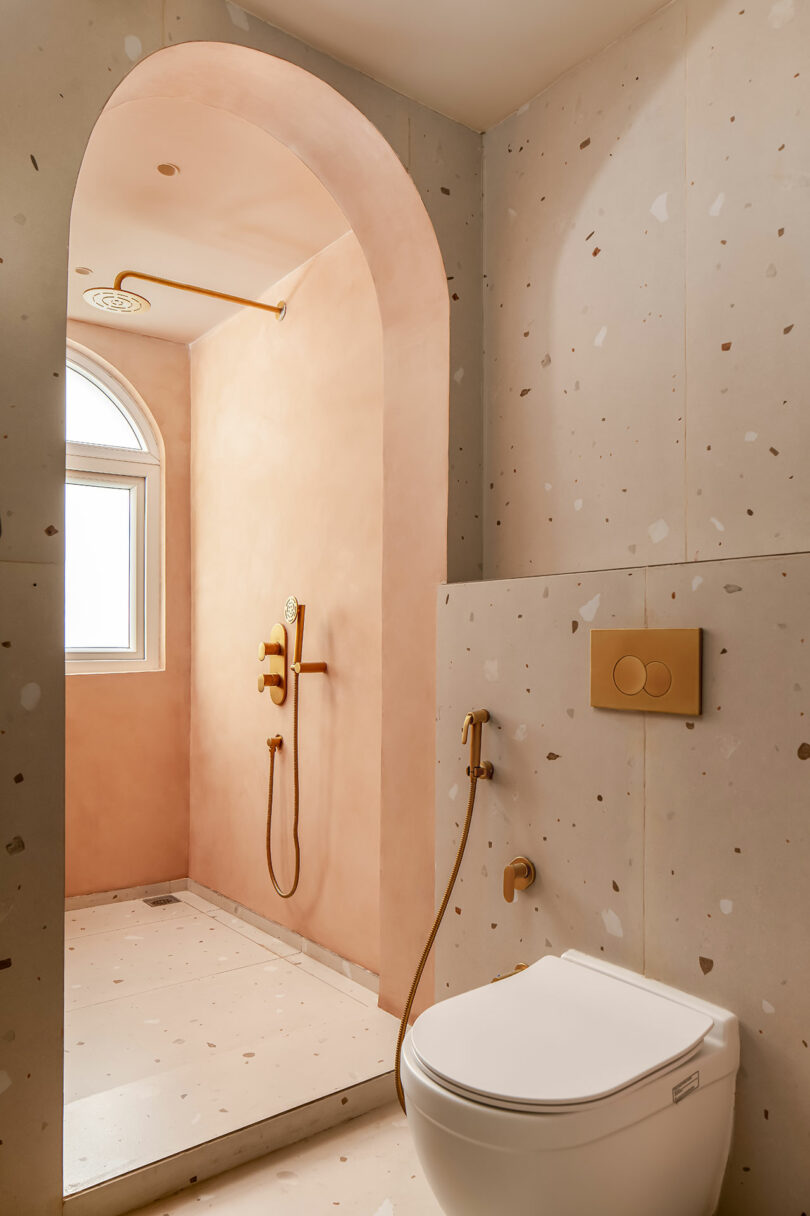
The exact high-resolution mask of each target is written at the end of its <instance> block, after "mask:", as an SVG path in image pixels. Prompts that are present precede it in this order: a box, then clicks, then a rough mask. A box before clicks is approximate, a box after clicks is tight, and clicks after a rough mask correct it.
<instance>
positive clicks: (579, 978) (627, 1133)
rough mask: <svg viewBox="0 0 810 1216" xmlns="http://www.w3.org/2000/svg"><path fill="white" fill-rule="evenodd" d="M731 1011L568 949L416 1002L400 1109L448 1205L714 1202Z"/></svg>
mask: <svg viewBox="0 0 810 1216" xmlns="http://www.w3.org/2000/svg"><path fill="white" fill-rule="evenodd" d="M738 1061H739V1034H738V1027H737V1019H736V1017H735V1016H734V1014H732V1013H729V1012H728V1011H727V1010H725V1009H719V1008H717V1007H716V1006H714V1005H710V1004H707V1003H706V1002H705V1001H701V1000H699V999H698V998H697V997H692V996H689V995H688V994H686V993H684V992H679V991H677V990H676V989H674V988H669V987H667V986H666V985H664V984H659V983H656V982H655V981H654V980H649V979H646V978H645V977H644V976H641V975H637V974H635V972H632V971H626V970H624V969H623V968H621V967H614V966H612V965H611V964H609V963H606V962H603V961H601V960H599V959H595V958H590V957H589V956H588V955H586V954H580V953H578V952H577V951H574V950H569V951H568V952H566V953H565V954H564V955H563V956H562V958H556V957H553V956H547V957H545V958H542V959H540V961H539V962H537V963H534V964H533V965H532V966H531V967H529V968H527V969H526V970H525V971H522V972H520V973H519V974H517V975H515V976H513V977H511V978H509V979H507V980H504V981H503V982H502V983H497V984H491V985H490V984H488V985H486V986H485V987H483V988H476V989H474V990H473V991H471V992H466V993H463V994H462V995H460V996H456V997H450V998H449V999H447V1000H445V1001H442V1002H441V1003H439V1004H437V1005H434V1006H433V1007H432V1008H430V1009H428V1010H427V1011H426V1012H425V1013H423V1014H422V1015H421V1017H419V1018H417V1020H416V1022H415V1023H414V1026H413V1029H412V1031H411V1032H410V1033H409V1035H408V1038H407V1039H406V1042H405V1047H404V1051H403V1058H402V1083H403V1088H404V1091H405V1099H406V1105H407V1111H408V1124H409V1126H410V1128H411V1132H412V1134H413V1137H414V1141H415V1145H416V1151H417V1154H418V1156H419V1160H420V1162H421V1165H422V1168H423V1170H424V1172H425V1175H426V1177H427V1180H428V1182H429V1183H430V1186H431V1187H432V1189H433V1192H434V1194H435V1195H436V1198H437V1199H438V1201H439V1203H440V1205H441V1207H442V1208H443V1210H444V1212H445V1213H446V1214H447V1216H497V1214H499V1213H501V1212H510V1211H514V1212H523V1213H526V1214H527V1216H594V1214H596V1213H598V1216H712V1213H713V1212H714V1211H715V1208H716V1206H717V1202H718V1197H719V1193H720V1186H721V1183H722V1180H723V1172H724V1169H725V1165H726V1159H727V1157H728V1150H729V1145H730V1141H731V1126H732V1118H733V1111H734V1086H735V1077H736V1072H737V1066H738Z"/></svg>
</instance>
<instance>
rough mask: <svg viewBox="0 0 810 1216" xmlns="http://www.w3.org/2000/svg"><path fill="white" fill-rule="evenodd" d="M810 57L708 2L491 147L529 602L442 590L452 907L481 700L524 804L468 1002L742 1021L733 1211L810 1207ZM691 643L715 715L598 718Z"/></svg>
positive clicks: (626, 43)
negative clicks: (623, 996)
mask: <svg viewBox="0 0 810 1216" xmlns="http://www.w3.org/2000/svg"><path fill="white" fill-rule="evenodd" d="M808 48H810V14H808V11H807V9H806V8H804V7H802V6H799V5H795V6H794V4H793V3H792V2H791V0H778V2H777V3H773V2H772V0H756V2H755V3H753V4H751V3H746V4H745V6H744V7H741V6H739V5H736V4H731V3H727V2H725V0H723V2H722V3H720V2H718V3H707V2H705V0H701V2H700V3H698V2H697V0H694V2H693V0H689V2H688V3H683V2H682V0H681V2H678V3H676V4H673V5H670V6H669V7H668V8H666V9H665V10H664V11H663V12H661V13H660V14H659V15H657V16H656V17H655V18H653V19H652V20H650V21H649V22H647V23H646V24H645V25H644V26H642V27H640V28H639V29H638V30H636V31H634V32H633V33H632V34H630V35H629V36H628V37H626V38H624V39H623V40H621V41H620V42H618V43H617V44H615V45H614V46H612V47H610V48H608V49H607V50H606V51H605V52H604V53H603V54H602V55H600V56H598V57H597V58H595V59H594V60H592V61H590V62H589V63H586V64H584V65H582V66H580V67H579V68H577V69H575V70H574V71H573V72H571V73H570V74H569V75H567V76H566V77H565V78H563V79H562V80H560V81H559V82H557V84H555V85H554V86H553V87H552V88H550V89H549V90H548V91H547V92H545V93H544V94H542V95H541V96H540V97H538V98H537V99H535V100H534V101H533V102H532V103H531V104H530V105H528V106H525V107H523V108H522V109H521V111H519V112H518V113H516V114H515V115H513V116H512V117H511V118H510V119H508V120H507V121H506V122H504V123H503V124H501V126H499V127H498V128H496V129H495V130H494V131H492V132H490V133H488V134H487V135H486V136H485V213H486V214H485V230H486V243H485V260H486V267H485V269H486V273H487V280H486V289H485V296H486V331H485V339H486V356H485V365H486V371H485V374H486V410H487V420H486V428H487V429H486V473H485V497H486V506H485V513H486V515H485V571H486V575H487V577H488V578H489V579H493V580H500V581H492V582H485V583H480V584H466V585H463V586H455V587H446V588H443V589H442V590H441V594H440V596H439V613H440V637H439V657H440V661H439V669H438V671H439V695H438V741H437V754H438V761H439V763H438V768H437V773H438V776H437V889H438V888H439V887H441V886H443V883H444V879H445V875H446V873H447V871H448V869H449V866H450V864H451V862H452V857H453V855H454V850H455V846H456V843H457V838H458V832H459V825H460V822H461V820H462V818H463V813H464V803H465V799H466V779H465V776H464V765H465V764H466V757H465V755H464V749H463V748H462V747H461V742H460V725H461V720H462V718H463V715H464V713H465V712H466V711H467V710H468V709H470V708H472V707H474V706H477V705H482V704H483V705H486V706H487V707H488V708H489V709H490V711H491V712H492V714H493V721H492V723H491V725H490V726H489V727H486V728H485V734H484V740H485V742H484V755H485V756H486V757H487V758H489V759H491V760H492V761H493V763H494V764H495V780H494V781H493V783H492V784H491V785H484V786H482V787H480V795H479V804H478V807H477V810H476V822H475V824H474V827H473V832H472V836H471V841H470V851H469V853H468V856H467V858H466V860H465V863H464V867H463V869H462V873H461V878H460V880H459V885H458V887H457V890H456V894H455V897H454V900H453V904H454V907H455V911H454V912H451V915H450V917H449V923H448V924H447V925H446V926H445V929H444V930H443V934H442V935H440V938H439V943H438V955H437V964H436V972H437V992H438V995H439V996H442V995H445V996H446V995H449V994H451V993H452V992H454V991H459V990H463V989H466V988H469V987H471V986H473V985H476V984H481V983H485V982H487V981H488V980H489V979H490V978H491V977H492V976H494V975H495V974H496V973H497V972H499V971H505V970H508V969H511V968H512V967H513V966H514V964H515V963H517V962H520V961H532V960H534V959H535V958H537V957H539V956H540V955H542V954H543V953H545V952H551V951H553V952H554V953H560V952H561V951H562V950H564V949H566V948H568V947H578V948H580V949H584V950H587V951H589V952H591V953H594V954H598V955H601V954H604V955H605V957H607V958H610V959H611V960H613V961H615V962H617V963H621V964H623V965H627V966H630V967H633V968H635V969H637V970H642V971H646V972H647V973H648V974H650V975H652V976H655V977H657V978H660V979H662V980H664V981H666V982H669V983H673V984H675V985H678V986H680V987H682V988H683V989H685V990H686V991H690V992H695V993H697V994H699V995H701V996H706V997H708V998H709V999H710V1000H713V1001H716V1002H718V1003H720V1004H724V1005H728V1006H729V1007H730V1008H732V1009H734V1010H735V1011H736V1012H737V1013H738V1014H739V1016H740V1018H741V1022H742V1050H743V1057H742V1068H741V1072H740V1075H739V1082H738V1103H737V1114H736V1122H735V1136H734V1145H733V1149H732V1156H731V1160H730V1163H729V1167H728V1171H727V1176H726V1182H725V1188H724V1192H723V1198H722V1203H721V1207H720V1212H721V1214H722V1216H764V1214H765V1213H768V1214H770V1213H771V1212H780V1213H783V1212H784V1213H795V1216H800V1214H801V1213H803V1212H806V1211H808V1210H810V1174H808V1168H807V1162H808V1160H810V1107H808V1099H807V1094H808V1093H810V1084H808V1083H809V1082H810V1050H808V1047H807V1044H808V1042H810V995H809V994H808V988H807V975H808V971H809V970H810V953H809V952H808V943H807V934H806V931H805V925H804V920H803V917H802V913H801V909H802V908H803V907H804V906H805V904H806V886H807V875H808V873H810V836H808V832H807V825H806V819H807V816H806V805H807V783H808V779H810V766H808V764H807V759H808V758H810V727H808V726H807V725H806V722H807V716H806V715H807V714H808V711H809V709H810V707H809V706H808V704H807V690H808V688H810V666H809V664H810V658H809V657H808V654H807V646H806V644H805V643H806V623H807V619H808V608H810V602H809V598H808V597H810V553H808V552H806V551H807V550H808V549H810V544H808V540H809V539H810V528H809V527H808V520H809V519H810V514H809V513H808V506H810V503H809V502H808V499H809V497H810V494H809V492H808V481H807V472H806V469H807V466H808V457H809V456H810V433H809V432H808V427H809V426H810V423H808V419H807V416H806V411H803V410H802V404H803V402H802V397H801V396H800V395H799V389H800V387H801V381H800V377H801V374H802V371H803V369H804V364H805V362H806V344H805V343H804V342H803V340H802V333H803V332H804V330H805V329H806V326H807V322H808V319H809V318H808V303H809V302H810V298H809V297H808V294H807V291H806V284H805V282H804V280H805V277H806V272H805V267H806V266H807V264H808V260H809V257H810V248H809V247H808V246H810V233H808V228H807V224H806V217H805V215H804V212H805V211H806V205H805V200H804V195H805V194H806V185H807V174H806V165H805V164H804V159H803V155H804V152H803V150H804V146H805V145H806V139H805V135H804V130H803V127H804V122H805V115H806V112H807V87H808V68H810V65H808V63H807V58H808ZM532 575H534V576H535V577H525V576H532ZM518 576H522V577H518ZM676 625H677V626H702V627H703V629H704V630H705V631H706V632H705V671H704V712H703V715H702V717H699V718H695V719H686V718H681V717H672V718H670V717H663V716H661V717H659V716H657V715H649V716H644V715H640V714H638V715H637V714H632V713H614V712H610V711H601V710H595V709H591V708H590V706H589V658H588V652H589V640H588V634H589V630H590V628H591V627H597V628H607V627H611V626H616V627H632V626H647V627H650V628H659V627H665V626H676ZM518 853H525V854H527V855H528V856H529V857H530V858H531V859H532V860H533V861H534V862H535V863H536V865H537V867H538V872H539V879H538V882H537V883H536V885H535V886H533V887H532V888H531V889H530V890H529V891H527V892H526V893H525V894H522V895H519V896H518V898H517V900H516V902H515V903H514V904H513V905H508V904H506V903H505V901H504V899H503V896H502V891H501V883H502V871H503V867H504V866H505V865H506V864H507V863H508V862H509V861H510V860H511V858H512V857H513V856H514V855H515V854H518Z"/></svg>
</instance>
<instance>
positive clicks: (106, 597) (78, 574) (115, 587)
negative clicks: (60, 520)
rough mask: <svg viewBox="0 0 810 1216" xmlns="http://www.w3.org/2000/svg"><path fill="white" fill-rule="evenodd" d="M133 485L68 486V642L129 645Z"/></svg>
mask: <svg viewBox="0 0 810 1216" xmlns="http://www.w3.org/2000/svg"><path fill="white" fill-rule="evenodd" d="M130 493H131V491H130V489H129V488H128V487H123V486H122V487H118V486H109V485H92V484H91V485H77V484H75V483H72V482H69V483H68V484H67V485H66V486H65V646H66V647H68V648H69V649H80V650H88V649H93V648H98V647H103V648H105V649H109V650H114V649H118V648H121V649H126V648H127V647H129V645H130V599H131V597H130V579H131V565H132V563H131V538H130Z"/></svg>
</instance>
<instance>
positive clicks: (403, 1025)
mask: <svg viewBox="0 0 810 1216" xmlns="http://www.w3.org/2000/svg"><path fill="white" fill-rule="evenodd" d="M477 784H478V777H477V775H476V774H475V772H471V773H470V796H469V798H468V799H467V818H466V819H465V820H464V828H463V830H462V833H461V840H460V841H459V845H458V852H457V853H456V860H455V863H454V865H453V872H452V874H451V875H450V881H449V882H448V884H447V890H446V891H445V893H444V899H443V900H442V902H441V904H440V905H439V911H438V912H437V913H436V919H435V920H434V922H433V928H432V929H431V930H430V934H429V936H428V939H427V941H426V942H425V948H424V950H423V951H422V957H421V958H420V960H419V966H418V967H417V968H416V974H415V975H414V977H413V983H412V984H411V990H410V992H409V993H408V999H407V1001H406V1002H405V1012H404V1013H403V1015H402V1021H401V1022H400V1024H399V1035H398V1037H397V1048H396V1055H395V1062H394V1078H395V1080H396V1086H397V1097H398V1098H399V1104H400V1106H401V1107H402V1109H403V1111H404V1113H405V1114H407V1113H408V1112H407V1111H406V1110H405V1094H404V1093H403V1092H402V1069H401V1064H402V1044H403V1043H404V1041H405V1033H406V1031H407V1029H408V1019H409V1018H410V1016H411V1009H412V1008H413V1003H414V1000H415V999H416V993H417V989H418V988H419V983H420V981H421V979H422V972H423V971H424V970H425V966H426V964H427V961H428V955H429V954H430V951H431V949H432V948H433V943H434V942H435V940H436V934H437V933H438V932H439V927H440V926H441V923H442V921H443V920H444V914H445V912H446V911H447V905H448V904H449V902H450V896H451V895H452V894H453V887H454V886H455V885H456V879H457V878H458V872H459V870H460V869H461V861H462V858H463V857H464V850H465V849H466V847H467V837H468V836H469V834H470V824H471V823H472V816H473V807H474V806H475V787H476V786H477ZM276 890H278V888H276Z"/></svg>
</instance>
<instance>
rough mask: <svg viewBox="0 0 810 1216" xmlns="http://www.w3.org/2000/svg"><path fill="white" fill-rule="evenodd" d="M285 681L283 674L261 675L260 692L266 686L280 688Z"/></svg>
mask: <svg viewBox="0 0 810 1216" xmlns="http://www.w3.org/2000/svg"><path fill="white" fill-rule="evenodd" d="M283 683H284V680H283V679H282V677H281V676H268V675H261V676H259V692H264V690H265V688H279V687H281V685H282V684H283Z"/></svg>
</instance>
